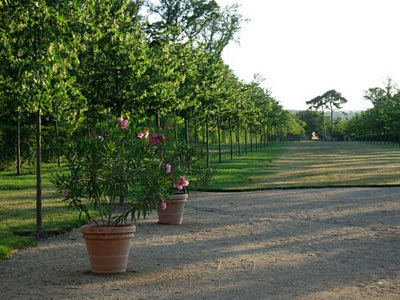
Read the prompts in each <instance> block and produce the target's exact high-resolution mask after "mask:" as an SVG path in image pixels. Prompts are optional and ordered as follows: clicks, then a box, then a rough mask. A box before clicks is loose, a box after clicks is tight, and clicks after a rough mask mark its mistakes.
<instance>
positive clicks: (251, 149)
mask: <svg viewBox="0 0 400 300" xmlns="http://www.w3.org/2000/svg"><path fill="white" fill-rule="evenodd" d="M249 130H250V152H253V132H252V131H251V125H250V129H249Z"/></svg>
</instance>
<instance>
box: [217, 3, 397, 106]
mask: <svg viewBox="0 0 400 300" xmlns="http://www.w3.org/2000/svg"><path fill="white" fill-rule="evenodd" d="M217 2H218V4H219V5H220V6H226V5H230V4H234V3H237V4H239V5H240V8H239V12H240V13H241V14H242V16H243V17H244V18H247V19H250V20H249V21H248V22H247V23H244V24H243V25H242V29H241V31H240V32H239V34H238V37H239V40H240V44H237V43H234V42H231V43H230V44H229V45H228V46H227V47H226V48H225V49H224V52H223V54H222V56H223V59H224V61H225V63H227V64H228V65H229V66H230V67H231V69H233V70H234V72H235V74H236V75H237V76H238V77H239V78H240V79H242V80H244V81H245V82H250V81H251V80H252V79H253V76H254V74H256V73H259V74H260V75H262V76H263V77H264V78H265V82H264V83H263V84H262V86H263V87H264V88H268V89H270V90H271V91H272V95H273V96H274V97H275V99H276V100H277V101H279V102H280V104H281V105H282V106H283V107H284V108H285V109H300V110H303V109H307V105H306V103H305V102H306V101H308V100H311V99H313V98H315V97H317V96H319V95H322V94H323V93H325V92H326V91H328V90H331V89H335V90H336V91H338V92H340V93H341V94H342V95H343V96H344V97H345V98H346V99H347V100H348V103H346V104H345V105H344V106H343V110H365V109H368V108H370V107H372V104H371V103H370V102H369V101H367V100H364V98H363V95H364V92H365V91H366V90H368V89H369V88H374V87H382V88H383V87H385V85H386V82H387V78H388V77H390V78H391V79H392V81H393V82H394V83H395V84H398V85H400V37H399V32H400V17H399V12H400V0H217Z"/></svg>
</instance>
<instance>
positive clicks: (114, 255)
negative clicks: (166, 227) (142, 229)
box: [81, 224, 136, 274]
mask: <svg viewBox="0 0 400 300" xmlns="http://www.w3.org/2000/svg"><path fill="white" fill-rule="evenodd" d="M135 231H136V227H135V226H134V225H125V226H118V227H98V226H97V225H96V224H89V225H84V226H82V227H81V232H82V234H83V238H84V239H85V241H86V248H87V251H88V255H89V261H90V265H91V267H92V272H93V273H96V274H110V273H122V272H125V271H126V265H127V263H128V256H129V250H130V248H131V243H132V237H133V236H134V233H135Z"/></svg>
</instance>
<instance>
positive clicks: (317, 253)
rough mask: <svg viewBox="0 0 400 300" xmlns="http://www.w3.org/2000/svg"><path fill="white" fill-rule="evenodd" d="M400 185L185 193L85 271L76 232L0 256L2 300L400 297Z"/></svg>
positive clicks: (78, 237)
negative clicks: (113, 258) (101, 268)
mask: <svg viewBox="0 0 400 300" xmlns="http://www.w3.org/2000/svg"><path fill="white" fill-rule="evenodd" d="M399 198H400V187H390V188H389V187H388V188H335V189H333V188H324V189H297V190H269V191H257V192H244V193H196V194H191V195H190V198H189V201H188V204H187V206H186V212H185V219H184V224H182V225H160V224H157V223H156V222H157V217H156V215H152V216H150V217H149V218H148V219H147V220H146V221H143V222H140V223H139V224H138V226H137V233H136V236H135V238H134V239H133V241H132V248H131V252H130V258H129V263H128V268H127V272H126V273H123V274H117V275H94V274H92V273H91V272H90V266H89V263H88V259H87V256H86V249H85V244H84V241H83V239H82V238H81V234H80V232H79V231H78V230H75V231H73V232H71V233H68V234H65V235H62V236H57V237H54V238H51V239H45V240H42V241H41V242H40V243H39V246H38V247H36V248H32V249H27V250H21V251H19V252H17V253H15V254H13V255H12V256H11V258H10V259H9V260H5V261H0V271H1V272H0V291H1V294H0V298H1V299H182V300H183V299H185V300H186V299H189V300H190V299H260V300H261V299H400V250H399V249H400V199H399Z"/></svg>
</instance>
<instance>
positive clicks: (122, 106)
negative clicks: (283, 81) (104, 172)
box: [0, 0, 303, 217]
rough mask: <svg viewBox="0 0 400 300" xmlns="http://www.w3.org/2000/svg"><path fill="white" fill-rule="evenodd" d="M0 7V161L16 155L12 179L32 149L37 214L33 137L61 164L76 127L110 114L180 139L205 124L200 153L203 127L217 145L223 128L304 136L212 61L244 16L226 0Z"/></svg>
mask: <svg viewBox="0 0 400 300" xmlns="http://www.w3.org/2000/svg"><path fill="white" fill-rule="evenodd" d="M0 9H1V10H0V14H1V19H0V40H1V42H0V147H1V149H0V150H1V151H2V153H5V154H7V155H5V156H3V158H2V160H3V161H2V165H1V166H2V167H6V166H8V165H10V164H12V163H14V162H15V161H16V165H17V173H18V174H20V168H21V162H22V161H23V160H24V159H29V158H31V157H32V156H33V151H32V150H33V148H35V151H36V162H37V164H36V165H37V176H38V177H37V186H38V189H37V190H38V193H37V203H38V215H39V211H40V206H41V200H40V199H41V177H40V174H41V159H42V144H43V145H44V146H45V147H44V150H45V157H46V158H47V159H49V160H51V159H53V158H55V157H57V158H58V162H59V163H60V155H61V154H62V149H63V148H65V147H68V141H69V140H71V139H72V138H73V136H74V135H75V134H90V131H91V128H92V127H93V126H94V125H95V124H98V123H99V122H103V121H104V120H105V119H107V118H110V117H113V118H116V117H120V116H123V117H124V118H129V119H130V120H131V122H132V121H134V122H136V123H137V124H142V125H143V126H147V127H154V128H161V127H166V126H171V124H172V125H173V126H175V128H176V130H177V134H176V136H177V138H179V136H180V129H181V128H182V132H183V134H182V135H181V136H183V138H184V140H185V141H186V142H189V141H190V138H191V136H190V132H192V133H193V132H196V131H197V130H198V129H199V128H202V127H204V128H205V132H206V135H205V136H206V137H205V139H206V141H205V144H206V146H207V150H208V145H209V138H208V137H209V131H210V129H212V128H214V129H215V130H216V131H217V132H218V136H219V138H218V140H219V143H220V142H221V139H220V136H221V134H220V133H221V131H222V130H226V131H228V132H229V135H230V141H231V147H232V141H233V133H234V132H237V141H238V144H239V145H240V137H244V138H245V139H247V137H249V138H252V137H254V138H255V139H256V140H257V139H258V140H259V141H261V140H264V141H265V140H266V139H267V137H268V136H271V133H272V132H274V133H275V136H276V135H277V133H279V134H285V133H292V134H299V135H302V134H303V129H302V124H301V122H299V121H298V120H297V119H295V118H294V117H293V116H291V115H290V114H289V113H287V112H286V111H284V110H283V108H282V107H281V106H280V105H279V103H278V102H277V101H276V100H275V99H274V98H273V97H272V96H271V93H270V92H269V91H268V90H265V89H263V88H261V82H262V81H261V80H260V79H259V78H258V77H255V79H254V80H253V81H252V82H251V83H245V82H243V81H242V80H240V79H239V78H237V77H236V76H235V74H234V73H233V72H232V70H231V69H229V67H228V66H227V65H226V64H224V62H223V60H222V59H221V53H222V51H223V49H224V48H225V46H226V45H227V44H228V43H229V42H230V41H233V40H235V36H236V33H237V32H238V31H239V30H240V26H241V23H242V22H244V21H245V20H244V19H243V18H242V16H241V15H240V14H239V13H238V7H237V6H236V5H232V6H228V7H225V8H221V7H220V6H219V5H218V4H217V2H216V1H214V0H207V1H198V0H159V1H142V0H136V1H132V0H113V1H103V0H85V1H83V0H70V1H61V0H55V1H48V0H21V1H17V2H13V1H3V2H1V3H0ZM146 11H147V12H146ZM145 12H146V13H145ZM34 126H35V127H34ZM155 130H157V129H155ZM42 131H43V136H44V142H43V143H42ZM34 132H36V137H35V138H33V136H34V135H33V133H34ZM34 139H35V140H36V141H35V142H36V143H34ZM15 141H16V142H15ZM33 144H36V147H32V145H33ZM264 144H265V143H264ZM14 145H16V146H15V147H13V146H14ZM10 149H11V150H10ZM207 153H209V152H208V151H207ZM209 161H210V158H209V155H208V156H207V164H208V165H209ZM39 217H40V216H39Z"/></svg>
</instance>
